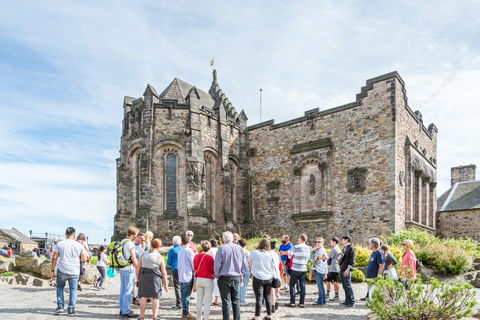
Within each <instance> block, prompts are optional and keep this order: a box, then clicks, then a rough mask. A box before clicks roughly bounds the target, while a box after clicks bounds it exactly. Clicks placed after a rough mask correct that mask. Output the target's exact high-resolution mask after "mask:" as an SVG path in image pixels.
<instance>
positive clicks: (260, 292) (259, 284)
mask: <svg viewBox="0 0 480 320" xmlns="http://www.w3.org/2000/svg"><path fill="white" fill-rule="evenodd" d="M272 280H273V279H269V280H260V279H257V278H255V277H253V282H252V287H253V293H255V317H259V316H260V311H261V310H262V298H264V299H265V306H266V307H267V315H271V314H272V301H271V300H270V291H271V289H272Z"/></svg>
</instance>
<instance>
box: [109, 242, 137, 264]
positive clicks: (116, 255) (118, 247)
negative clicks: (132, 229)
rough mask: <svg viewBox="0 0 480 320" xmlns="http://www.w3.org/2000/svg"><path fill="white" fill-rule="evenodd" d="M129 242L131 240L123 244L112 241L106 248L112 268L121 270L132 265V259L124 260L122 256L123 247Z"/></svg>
mask: <svg viewBox="0 0 480 320" xmlns="http://www.w3.org/2000/svg"><path fill="white" fill-rule="evenodd" d="M129 241H131V240H127V241H125V242H123V243H122V242H121V241H114V242H112V243H110V245H109V246H108V254H109V255H110V258H111V259H110V260H111V261H112V266H114V267H115V268H123V267H126V266H129V265H131V264H132V257H130V258H128V259H125V257H124V255H123V247H124V246H125V243H127V242H129Z"/></svg>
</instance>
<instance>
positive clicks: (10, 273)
mask: <svg viewBox="0 0 480 320" xmlns="http://www.w3.org/2000/svg"><path fill="white" fill-rule="evenodd" d="M14 274H15V273H14V272H12V271H7V272H3V273H1V274H0V276H1V277H9V276H13V275H14Z"/></svg>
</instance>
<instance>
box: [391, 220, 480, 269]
mask: <svg viewBox="0 0 480 320" xmlns="http://www.w3.org/2000/svg"><path fill="white" fill-rule="evenodd" d="M407 239H409V240H412V241H413V244H414V245H415V248H414V251H415V252H417V251H416V250H418V249H417V248H418V247H423V246H426V245H437V244H441V245H445V246H449V247H455V246H459V247H460V248H462V249H463V250H465V251H466V252H468V253H471V254H473V255H475V256H476V257H480V244H479V243H478V242H477V241H475V240H473V239H472V238H468V237H461V238H459V239H453V238H446V239H443V238H437V237H435V236H434V235H432V234H430V233H428V232H426V231H421V230H416V229H413V228H410V229H408V230H403V231H400V232H397V233H396V234H394V235H392V236H391V237H390V238H388V239H386V240H387V243H388V244H389V245H396V246H399V247H401V245H402V242H403V240H407ZM395 257H396V256H395ZM419 260H420V259H419ZM420 261H421V260H420ZM422 262H423V261H422Z"/></svg>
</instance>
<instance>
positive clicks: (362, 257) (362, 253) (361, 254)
mask: <svg viewBox="0 0 480 320" xmlns="http://www.w3.org/2000/svg"><path fill="white" fill-rule="evenodd" d="M354 247H355V249H356V250H357V259H356V260H355V266H357V267H365V266H368V261H369V260H370V255H371V254H372V250H370V249H368V248H366V247H362V246H359V245H354Z"/></svg>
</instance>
